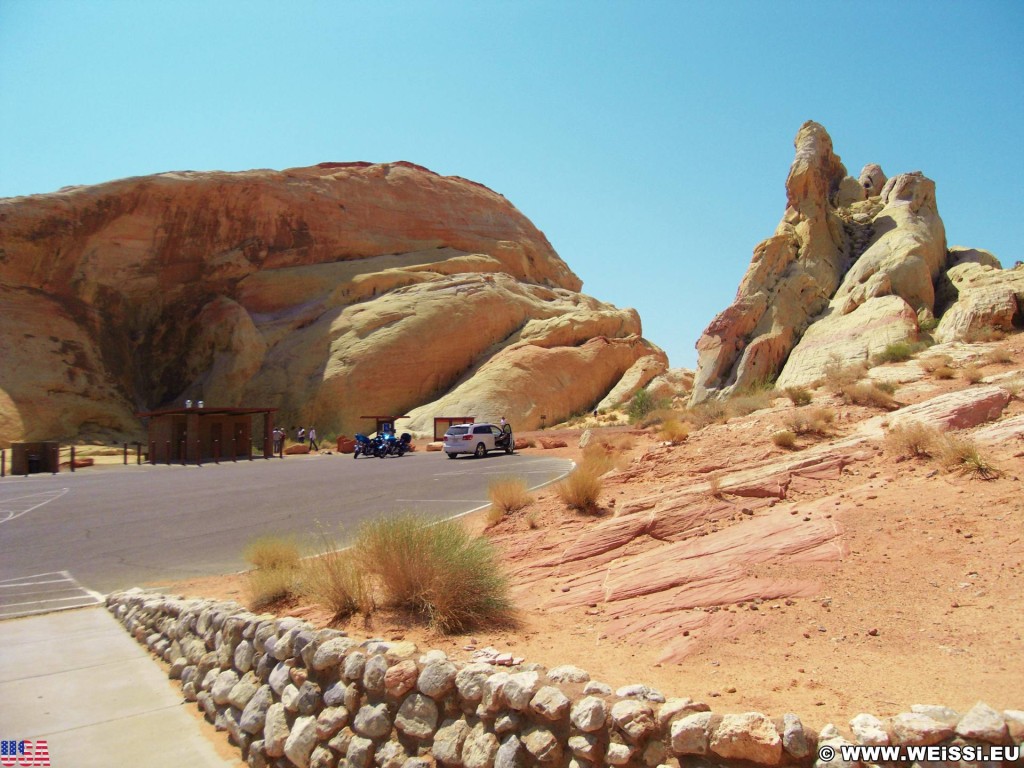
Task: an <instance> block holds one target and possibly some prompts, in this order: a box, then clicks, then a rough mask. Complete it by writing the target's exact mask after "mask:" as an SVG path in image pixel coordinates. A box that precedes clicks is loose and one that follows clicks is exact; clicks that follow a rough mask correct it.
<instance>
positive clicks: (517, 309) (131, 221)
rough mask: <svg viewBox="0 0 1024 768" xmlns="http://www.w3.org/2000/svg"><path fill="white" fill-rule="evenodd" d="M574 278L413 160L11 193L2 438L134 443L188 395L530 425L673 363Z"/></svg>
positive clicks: (486, 205)
mask: <svg viewBox="0 0 1024 768" xmlns="http://www.w3.org/2000/svg"><path fill="white" fill-rule="evenodd" d="M580 288H581V281H580V280H579V278H578V277H577V276H576V275H575V274H573V272H572V271H571V270H570V269H569V267H568V266H567V265H566V264H565V263H564V262H563V261H562V260H561V259H560V258H559V257H558V255H557V254H556V253H555V251H554V250H553V249H552V247H551V245H550V244H549V243H548V241H547V239H546V238H545V237H544V235H543V233H541V232H540V231H539V230H538V229H537V228H536V227H534V226H533V224H531V223H530V221H529V220H527V219H526V217H524V216H523V215H522V214H521V213H520V212H519V211H518V210H516V208H515V207H514V206H512V205H511V204H510V203H509V202H508V201H507V200H506V199H505V198H503V197H502V196H501V195H498V194H496V193H494V192H492V191H491V190H489V189H487V188H485V187H483V186H481V185H479V184H476V183H473V182H470V181H467V180H465V179H460V178H457V177H442V176H439V175H437V174H435V173H432V172H430V171H428V170H426V169H424V168H420V167H418V166H414V165H411V164H408V163H392V164H381V165H372V164H367V163H348V164H340V163H323V164H321V165H318V166H315V167H311V168H297V169H291V170H287V171H281V172H278V171H267V170H260V171H249V172H244V173H219V172H211V173H193V172H186V173H167V174H160V175H157V176H149V177H143V178H134V179H126V180H122V181H116V182H111V183H108V184H102V185H98V186H93V187H80V188H69V189H64V190H61V191H59V192H57V193H54V194H48V195H37V196H32V197H22V198H8V199H3V200H0V357H2V359H3V361H4V365H3V366H2V367H0V442H2V443H7V442H10V441H17V440H29V439H63V438H69V437H75V436H86V437H88V436H91V437H112V436H115V437H122V436H123V437H134V436H137V435H139V434H140V427H141V425H140V423H139V420H138V419H137V418H136V417H135V415H134V414H135V413H136V412H138V411H140V410H146V409H152V408H157V407H160V406H166V405H172V404H176V403H183V402H184V400H185V399H186V398H190V399H193V400H199V399H203V400H205V401H206V402H207V403H208V404H210V405H217V406H239V405H260V406H274V407H278V408H280V413H279V415H278V422H279V423H283V424H285V425H286V426H289V425H291V424H300V423H301V424H306V425H308V424H315V425H316V426H317V427H318V428H319V430H320V432H321V434H324V433H331V432H344V433H348V434H351V433H353V432H355V431H358V430H367V429H370V428H371V426H370V423H369V422H366V421H364V420H361V419H360V418H359V417H360V416H364V415H369V414H398V413H407V412H409V411H414V414H413V415H414V416H415V419H414V420H413V422H412V424H411V425H407V424H403V425H401V426H403V427H404V428H413V429H416V430H421V431H424V432H426V431H429V430H430V429H431V426H432V421H431V419H432V417H433V416H434V415H435V414H436V415H445V414H449V415H457V416H462V415H475V416H477V417H478V418H483V419H497V418H498V417H499V416H501V415H505V416H507V417H508V418H509V419H510V420H512V421H514V423H516V424H517V426H521V427H527V428H528V427H532V426H536V425H539V424H540V422H541V417H542V416H546V417H547V419H549V420H557V419H559V418H564V417H566V416H568V415H570V414H572V413H573V412H578V411H581V410H587V409H590V408H593V407H595V406H596V404H597V403H598V402H600V401H601V400H602V399H603V398H604V397H605V396H606V395H607V394H608V393H609V392H611V391H612V390H613V389H614V388H615V387H616V386H617V385H618V384H619V383H620V381H621V380H622V379H623V378H624V377H627V379H628V380H629V381H631V382H635V384H634V385H633V387H632V389H635V388H636V387H638V386H643V385H645V384H646V383H647V382H648V381H650V379H652V378H653V377H654V376H656V375H657V374H659V373H660V372H661V371H663V370H664V369H665V367H666V364H667V360H666V358H665V355H664V353H663V352H662V351H661V350H659V349H658V348H657V347H654V346H653V345H651V344H649V343H648V342H647V341H645V340H644V339H643V338H641V335H640V334H641V327H640V318H639V316H638V315H637V313H636V312H635V311H633V310H622V309H617V308H616V307H613V306H611V305H609V304H605V303H602V302H600V301H597V300H596V299H593V298H590V297H588V296H585V295H583V294H581V293H579V291H580ZM627 374H628V376H627ZM627 394H631V392H629V393H627ZM453 409H454V410H455V411H458V413H453V412H452V411H453ZM549 423H550V421H549Z"/></svg>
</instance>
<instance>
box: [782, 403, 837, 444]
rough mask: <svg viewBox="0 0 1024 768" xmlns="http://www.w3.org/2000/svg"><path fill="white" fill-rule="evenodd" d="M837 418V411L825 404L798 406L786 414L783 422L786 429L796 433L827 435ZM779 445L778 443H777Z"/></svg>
mask: <svg viewBox="0 0 1024 768" xmlns="http://www.w3.org/2000/svg"><path fill="white" fill-rule="evenodd" d="M835 420H836V412H835V411H834V410H833V409H832V408H826V407H825V406H823V405H818V406H815V407H814V408H798V409H797V410H795V411H792V412H791V413H789V414H787V415H786V418H785V419H784V420H783V424H784V426H785V427H786V430H787V431H789V432H793V433H794V434H795V435H806V434H815V435H827V434H829V433H830V432H831V431H832V425H833V423H835ZM776 445H778V443H776Z"/></svg>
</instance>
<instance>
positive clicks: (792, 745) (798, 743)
mask: <svg viewBox="0 0 1024 768" xmlns="http://www.w3.org/2000/svg"><path fill="white" fill-rule="evenodd" d="M782 748H783V749H784V750H786V752H787V753H789V754H790V755H792V756H793V757H795V758H796V759H797V760H802V759H803V758H805V757H807V756H808V755H809V754H811V748H810V745H809V744H808V743H807V733H806V732H805V731H804V724H803V723H802V722H800V718H799V717H797V716H796V715H795V714H793V713H792V712H787V713H786V714H784V715H783V716H782Z"/></svg>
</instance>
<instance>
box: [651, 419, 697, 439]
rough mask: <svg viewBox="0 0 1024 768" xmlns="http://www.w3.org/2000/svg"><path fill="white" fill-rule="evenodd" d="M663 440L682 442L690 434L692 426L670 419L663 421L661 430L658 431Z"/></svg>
mask: <svg viewBox="0 0 1024 768" xmlns="http://www.w3.org/2000/svg"><path fill="white" fill-rule="evenodd" d="M658 434H659V435H660V436H661V439H662V440H666V441H668V442H670V443H681V442H683V441H684V440H685V439H686V438H687V437H689V436H690V428H689V426H688V425H687V424H686V423H685V422H682V423H681V422H679V421H678V420H676V419H670V420H667V421H664V422H662V425H661V430H660V431H659V433H658Z"/></svg>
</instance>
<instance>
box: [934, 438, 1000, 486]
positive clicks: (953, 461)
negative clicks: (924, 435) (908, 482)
mask: <svg viewBox="0 0 1024 768" xmlns="http://www.w3.org/2000/svg"><path fill="white" fill-rule="evenodd" d="M936 458H938V460H939V463H940V464H942V466H943V467H945V468H946V469H948V470H954V469H955V470H959V471H960V472H962V473H964V474H967V475H972V476H974V477H977V478H980V479H982V480H994V479H995V478H997V477H999V475H1000V472H999V470H998V469H997V468H996V467H995V466H993V465H992V464H991V463H990V462H989V460H988V459H987V458H986V457H985V456H983V455H982V454H981V451H979V449H978V446H977V444H975V442H974V441H973V440H971V439H970V438H968V437H963V436H961V435H952V434H947V435H943V436H942V440H941V441H940V443H939V446H938V449H937V453H936Z"/></svg>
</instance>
